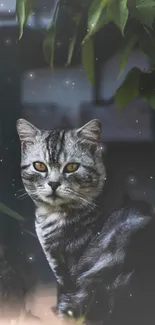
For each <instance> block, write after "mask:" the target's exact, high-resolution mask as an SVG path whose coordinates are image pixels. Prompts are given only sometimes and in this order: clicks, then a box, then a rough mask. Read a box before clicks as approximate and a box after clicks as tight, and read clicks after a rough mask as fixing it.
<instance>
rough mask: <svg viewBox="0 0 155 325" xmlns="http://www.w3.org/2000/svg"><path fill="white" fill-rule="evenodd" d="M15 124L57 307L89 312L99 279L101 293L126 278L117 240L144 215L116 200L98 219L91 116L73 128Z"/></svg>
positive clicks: (98, 173) (95, 129)
mask: <svg viewBox="0 0 155 325" xmlns="http://www.w3.org/2000/svg"><path fill="white" fill-rule="evenodd" d="M17 131H18V134H19V138H20V141H21V175H22V180H23V184H24V186H25V189H26V191H27V193H28V194H29V195H30V197H31V198H32V200H33V201H34V203H35V206H36V219H35V227H36V232H37V235H38V238H39V241H40V244H41V246H42V248H43V251H44V253H45V255H46V258H47V260H48V262H49V265H50V266H51V269H52V270H53V272H54V274H55V277H56V279H57V283H58V301H57V311H58V313H59V314H72V315H73V316H74V317H79V315H81V314H84V315H89V311H90V304H91V303H92V304H93V301H94V299H95V300H96V299H97V294H98V292H99V291H100V290H101V287H102V291H103V292H104V294H105V293H107V294H109V292H110V293H111V291H112V290H113V288H115V289H116V287H118V286H120V285H123V284H124V285H125V284H126V283H127V282H128V280H129V278H130V276H131V274H129V273H127V274H123V273H122V265H123V262H124V259H125V248H126V246H127V243H128V240H129V238H130V237H131V235H132V234H133V233H134V232H135V231H137V230H138V229H139V228H141V227H143V226H144V225H145V224H146V223H147V222H148V221H149V218H148V217H145V216H143V215H140V214H139V213H138V212H137V211H135V210H134V209H128V210H126V209H124V208H123V209H121V210H119V211H118V212H114V213H113V214H112V215H111V216H110V218H109V219H108V221H107V222H105V219H104V217H103V214H102V211H101V209H100V208H99V199H100V196H101V194H102V190H103V187H104V184H105V178H106V171H105V166H104V163H103V157H102V156H103V152H102V151H103V150H102V145H101V123H100V122H99V121H98V120H92V121H90V122H88V123H87V124H86V125H84V126H83V127H81V128H79V129H73V130H67V131H66V130H54V131H44V130H39V129H37V128H36V127H35V126H34V125H32V124H30V123H29V122H28V121H26V120H24V119H19V120H18V121H17ZM113 268H115V270H116V272H115V273H113V272H111V270H112V269H113ZM107 274H108V280H106V279H107ZM113 274H114V275H113ZM103 279H104V281H103Z"/></svg>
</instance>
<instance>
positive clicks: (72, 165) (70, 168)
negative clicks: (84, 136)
mask: <svg viewBox="0 0 155 325" xmlns="http://www.w3.org/2000/svg"><path fill="white" fill-rule="evenodd" d="M79 166H80V164H78V163H74V162H73V163H69V164H67V165H66V166H65V167H64V169H63V172H64V173H73V172H76V170H78V168H79Z"/></svg>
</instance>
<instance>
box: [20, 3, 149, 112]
mask: <svg viewBox="0 0 155 325" xmlns="http://www.w3.org/2000/svg"><path fill="white" fill-rule="evenodd" d="M33 6H34V0H16V12H17V18H18V23H19V39H21V37H22V36H23V30H24V26H25V24H26V23H27V20H28V18H29V16H30V15H31V13H32V10H33ZM64 7H65V9H66V12H67V14H68V19H69V20H70V21H71V22H72V23H73V30H72V37H71V39H70V43H69V46H68V58H67V62H66V66H67V65H70V64H71V63H72V60H73V57H74V55H75V54H76V53H75V49H76V46H77V42H78V40H77V39H78V36H79V35H81V34H82V35H83V37H82V38H81V62H82V64H83V67H84V70H85V72H86V75H87V77H88V80H89V81H90V83H91V84H94V83H95V58H94V42H93V40H94V37H95V34H96V33H98V31H99V30H101V29H103V28H104V27H105V25H107V24H109V23H113V24H114V25H115V26H116V28H117V29H119V31H120V34H121V37H122V45H121V48H120V67H119V76H118V77H121V76H122V74H123V72H124V69H125V67H126V64H127V61H128V58H129V56H130V53H131V51H132V50H133V49H134V48H138V49H140V50H141V51H142V52H143V53H145V55H146V56H147V58H148V61H149V63H150V66H151V70H149V71H140V70H139V69H137V68H134V69H132V70H131V71H129V73H128V75H127V76H126V78H125V80H124V81H123V83H122V85H121V86H120V87H119V89H117V91H116V94H115V101H116V104H117V106H118V109H121V108H122V107H124V106H125V105H126V104H127V103H128V102H130V101H132V100H133V99H134V98H136V97H137V96H140V97H141V98H143V99H144V100H146V101H147V102H148V103H149V105H150V106H151V107H152V108H155V91H154V89H155V78H154V77H155V0H58V1H57V5H56V7H55V9H54V13H53V17H52V19H51V23H50V25H49V26H48V27H47V32H46V35H45V39H44V41H43V52H44V56H45V60H46V61H47V62H48V64H49V66H50V67H51V69H53V66H54V57H55V45H56V38H57V29H58V25H59V17H60V11H61V9H62V8H64ZM82 21H84V22H85V26H87V28H84V27H81V26H83V24H81V22H82ZM81 28H83V30H82V33H81ZM148 85H149V87H148Z"/></svg>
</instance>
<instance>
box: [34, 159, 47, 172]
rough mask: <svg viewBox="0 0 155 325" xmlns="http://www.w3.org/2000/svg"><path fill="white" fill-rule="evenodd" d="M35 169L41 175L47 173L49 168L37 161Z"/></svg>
mask: <svg viewBox="0 0 155 325" xmlns="http://www.w3.org/2000/svg"><path fill="white" fill-rule="evenodd" d="M33 167H34V168H35V169H36V170H37V171H38V172H40V173H45V172H47V167H46V165H45V164H44V163H42V162H40V161H36V162H34V163H33Z"/></svg>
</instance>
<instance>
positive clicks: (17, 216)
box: [0, 202, 25, 222]
mask: <svg viewBox="0 0 155 325" xmlns="http://www.w3.org/2000/svg"><path fill="white" fill-rule="evenodd" d="M0 211H1V212H3V213H5V214H7V215H9V216H10V217H12V218H14V219H16V220H19V221H22V222H24V221H25V219H24V218H23V217H22V216H21V215H20V214H19V213H17V212H15V211H14V210H12V209H10V208H8V207H7V206H6V205H5V204H3V203H2V202H0Z"/></svg>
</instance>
